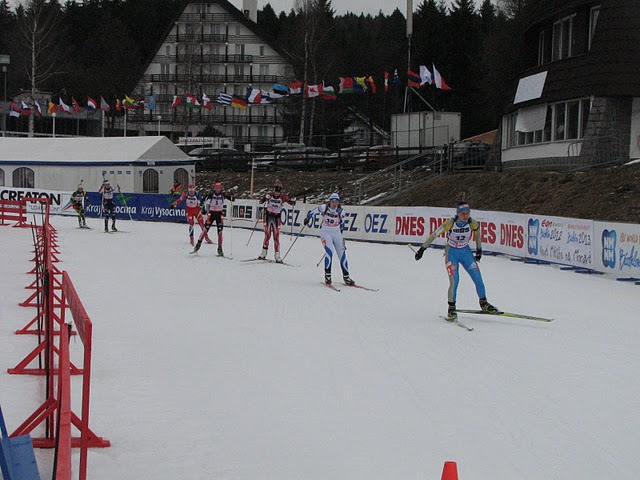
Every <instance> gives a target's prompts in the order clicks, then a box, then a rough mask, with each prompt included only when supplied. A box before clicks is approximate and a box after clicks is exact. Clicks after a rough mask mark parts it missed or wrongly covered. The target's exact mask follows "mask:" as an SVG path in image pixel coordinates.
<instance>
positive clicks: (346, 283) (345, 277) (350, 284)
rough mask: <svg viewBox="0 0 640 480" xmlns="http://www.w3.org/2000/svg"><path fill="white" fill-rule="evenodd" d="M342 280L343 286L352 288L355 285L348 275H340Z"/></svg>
mask: <svg viewBox="0 0 640 480" xmlns="http://www.w3.org/2000/svg"><path fill="white" fill-rule="evenodd" d="M342 280H343V281H344V284H345V285H348V286H350V287H353V286H354V285H355V284H356V282H354V281H353V280H351V277H350V276H349V274H348V273H343V274H342Z"/></svg>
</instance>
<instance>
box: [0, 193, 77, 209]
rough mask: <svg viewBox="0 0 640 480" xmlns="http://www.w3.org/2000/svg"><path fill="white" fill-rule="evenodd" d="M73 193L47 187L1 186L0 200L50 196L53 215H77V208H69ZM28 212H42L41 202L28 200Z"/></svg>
mask: <svg viewBox="0 0 640 480" xmlns="http://www.w3.org/2000/svg"><path fill="white" fill-rule="evenodd" d="M71 193H72V192H60V191H57V190H47V189H35V188H14V187H0V200H11V201H18V200H22V199H24V198H48V199H49V202H50V205H51V209H50V212H51V213H52V214H53V215H76V212H75V210H74V209H73V208H69V207H70V206H71V203H70V200H71ZM65 207H66V209H65ZM27 212H28V213H40V204H39V203H37V202H27Z"/></svg>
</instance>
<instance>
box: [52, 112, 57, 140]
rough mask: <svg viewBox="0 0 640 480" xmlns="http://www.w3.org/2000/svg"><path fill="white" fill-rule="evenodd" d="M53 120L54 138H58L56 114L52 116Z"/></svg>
mask: <svg viewBox="0 0 640 480" xmlns="http://www.w3.org/2000/svg"><path fill="white" fill-rule="evenodd" d="M51 118H53V138H56V112H53V113H52V114H51Z"/></svg>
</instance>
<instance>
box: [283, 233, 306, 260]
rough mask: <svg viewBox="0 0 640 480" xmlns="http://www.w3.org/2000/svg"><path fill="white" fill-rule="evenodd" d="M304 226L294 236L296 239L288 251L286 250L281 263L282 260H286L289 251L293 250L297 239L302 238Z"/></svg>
mask: <svg viewBox="0 0 640 480" xmlns="http://www.w3.org/2000/svg"><path fill="white" fill-rule="evenodd" d="M306 227H307V226H306V225H303V226H302V228H301V229H300V232H299V233H298V235H297V236H296V239H295V240H294V241H293V243H292V244H291V246H290V247H289V250H287V253H285V254H284V257H282V261H283V262H284V259H285V258H287V255H289V252H290V251H291V249H292V248H293V246H294V245H295V244H296V242H297V241H298V239H299V238H300V237H301V236H302V232H303V231H304V229H305V228H306Z"/></svg>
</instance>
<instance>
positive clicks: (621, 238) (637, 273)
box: [594, 222, 640, 278]
mask: <svg viewBox="0 0 640 480" xmlns="http://www.w3.org/2000/svg"><path fill="white" fill-rule="evenodd" d="M594 230H595V242H594V243H595V256H596V261H595V263H596V267H595V268H596V269H597V270H600V271H604V272H608V273H615V274H617V275H621V276H626V277H634V278H640V225H634V224H625V223H610V222H594Z"/></svg>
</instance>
